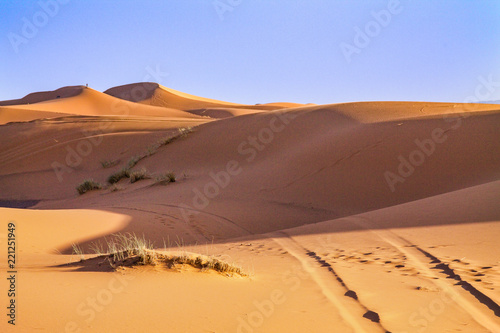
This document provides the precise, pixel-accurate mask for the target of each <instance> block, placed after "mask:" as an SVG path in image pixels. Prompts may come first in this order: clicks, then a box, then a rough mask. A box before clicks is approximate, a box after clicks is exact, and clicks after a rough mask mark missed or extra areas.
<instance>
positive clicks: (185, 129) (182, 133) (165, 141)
mask: <svg viewBox="0 0 500 333" xmlns="http://www.w3.org/2000/svg"><path fill="white" fill-rule="evenodd" d="M177 131H178V133H177V134H175V135H173V136H167V137H165V138H163V139H161V140H160V141H158V144H159V145H160V146H166V145H168V144H169V143H172V142H174V141H175V140H177V139H180V138H184V137H186V136H187V135H188V134H189V133H191V132H193V128H192V127H183V128H179V129H178V130H177Z"/></svg>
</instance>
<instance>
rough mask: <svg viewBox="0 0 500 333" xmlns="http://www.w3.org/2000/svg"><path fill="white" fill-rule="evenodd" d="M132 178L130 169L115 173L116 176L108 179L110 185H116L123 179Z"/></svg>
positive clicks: (113, 175)
mask: <svg viewBox="0 0 500 333" xmlns="http://www.w3.org/2000/svg"><path fill="white" fill-rule="evenodd" d="M129 177H130V170H129V169H128V168H123V169H121V170H120V171H117V172H115V173H114V174H112V175H110V176H109V177H108V183H110V184H115V183H118V182H119V181H120V180H122V179H123V178H129Z"/></svg>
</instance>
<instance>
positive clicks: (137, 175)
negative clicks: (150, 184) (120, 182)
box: [129, 169, 151, 183]
mask: <svg viewBox="0 0 500 333" xmlns="http://www.w3.org/2000/svg"><path fill="white" fill-rule="evenodd" d="M129 175H130V182H131V183H135V182H137V181H139V180H142V179H149V178H151V176H150V175H149V173H148V172H147V171H146V169H141V170H139V171H132V172H130V173H129Z"/></svg>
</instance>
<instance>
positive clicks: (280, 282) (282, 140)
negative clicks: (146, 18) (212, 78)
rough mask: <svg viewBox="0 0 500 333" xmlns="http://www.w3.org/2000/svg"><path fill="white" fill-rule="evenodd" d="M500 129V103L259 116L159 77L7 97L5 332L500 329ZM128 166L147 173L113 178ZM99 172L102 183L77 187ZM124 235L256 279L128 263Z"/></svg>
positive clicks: (0, 166) (3, 114) (265, 110)
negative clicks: (119, 241) (114, 256)
mask: <svg viewBox="0 0 500 333" xmlns="http://www.w3.org/2000/svg"><path fill="white" fill-rule="evenodd" d="M499 128H500V107H499V106H498V105H494V104H460V103H455V104H454V103H430V102H429V103H427V102H360V103H345V104H329V105H309V104H308V105H302V104H294V103H286V102H278V103H268V104H256V105H243V104H237V103H230V102H224V101H218V100H213V99H208V98H202V97H197V96H193V95H190V94H187V93H183V92H179V91H176V90H173V89H170V88H167V87H163V86H161V85H158V84H156V83H136V84H129V85H124V86H120V87H115V88H111V89H109V90H107V91H105V92H99V91H96V90H94V89H92V88H88V87H85V86H73V87H64V88H61V89H58V90H55V91H50V92H41V93H34V94H30V95H28V96H26V97H24V98H22V99H18V100H11V101H4V102H0V147H1V149H0V206H2V207H3V208H0V214H1V217H2V218H1V226H0V228H1V229H0V244H1V245H0V246H1V247H2V248H1V250H0V253H1V254H0V267H1V268H2V274H4V276H2V278H1V279H0V281H1V282H0V293H1V294H2V298H1V299H2V306H3V309H4V310H3V311H4V313H5V314H4V315H2V318H3V319H2V321H1V323H0V331H2V332H39V331H40V332H241V333H243V332H244V333H250V332H301V333H302V332H342V333H343V332H398V333H403V332H408V333H409V332H500V250H499V246H498V239H499V237H500V204H499V199H500V132H499V130H498V129H499ZM134 157H135V159H134ZM131 161H133V163H131ZM127 165H128V166H131V167H130V168H129V169H130V170H129V171H130V172H132V171H139V170H143V174H147V175H148V177H146V178H147V179H143V180H141V181H136V182H133V183H131V181H130V179H129V178H127V177H125V178H123V179H121V180H119V181H118V182H116V183H114V184H110V183H109V181H108V177H109V176H110V175H112V174H114V173H117V172H119V171H120V170H122V169H123V168H127ZM168 172H172V173H173V174H175V182H170V183H168V184H161V183H159V180H158V179H159V177H160V176H161V175H165V174H166V173H168ZM87 179H93V180H94V181H95V182H98V183H100V184H101V187H102V188H101V189H95V190H90V191H88V192H86V193H84V194H79V193H78V192H77V190H76V187H77V186H78V185H79V184H81V183H82V182H83V181H84V180H87ZM9 223H13V224H14V225H15V238H16V251H17V252H16V271H17V273H16V287H15V289H16V296H15V302H16V319H15V326H13V325H11V324H8V323H7V320H8V319H9V318H8V317H7V316H6V314H7V312H8V311H9V310H8V309H6V306H8V304H9V303H8V302H9V300H10V298H7V291H8V290H9V287H10V286H9V283H10V282H9V281H8V280H7V279H6V277H8V273H7V271H8V270H9V267H8V266H7V263H8V261H7V259H8V258H7V241H8V238H9V236H8V233H9V232H8V225H9ZM116 234H119V235H137V236H139V237H142V238H143V239H145V240H148V241H150V242H151V247H152V248H153V249H154V251H157V253H162V254H174V253H175V254H179V253H181V254H184V253H189V254H194V255H196V254H199V255H202V256H204V258H214V259H217V260H220V261H221V262H226V263H228V264H231V265H233V266H235V267H239V268H240V269H241V271H242V274H237V273H235V274H229V273H227V272H219V271H217V270H214V269H200V267H197V266H196V265H189V264H182V263H178V264H175V265H167V264H165V263H162V262H158V263H157V264H155V265H152V264H148V265H141V264H137V263H136V264H123V265H115V264H113V263H112V262H111V260H109V258H108V257H106V256H105V255H99V254H96V251H95V248H96V245H97V244H100V245H98V246H103V247H104V246H105V244H106V242H108V243H109V241H110V239H113V237H114V236H113V235H116ZM73 246H76V248H77V249H81V252H80V251H78V250H77V251H75V250H74V248H73ZM103 252H106V251H103Z"/></svg>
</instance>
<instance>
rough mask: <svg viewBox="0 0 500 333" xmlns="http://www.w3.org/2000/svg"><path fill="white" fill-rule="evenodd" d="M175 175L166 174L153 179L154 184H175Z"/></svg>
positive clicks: (171, 173)
mask: <svg viewBox="0 0 500 333" xmlns="http://www.w3.org/2000/svg"><path fill="white" fill-rule="evenodd" d="M175 180H176V178H175V174H174V173H173V172H167V173H165V174H162V175H160V176H158V177H156V178H155V184H157V185H168V184H170V183H175Z"/></svg>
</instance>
